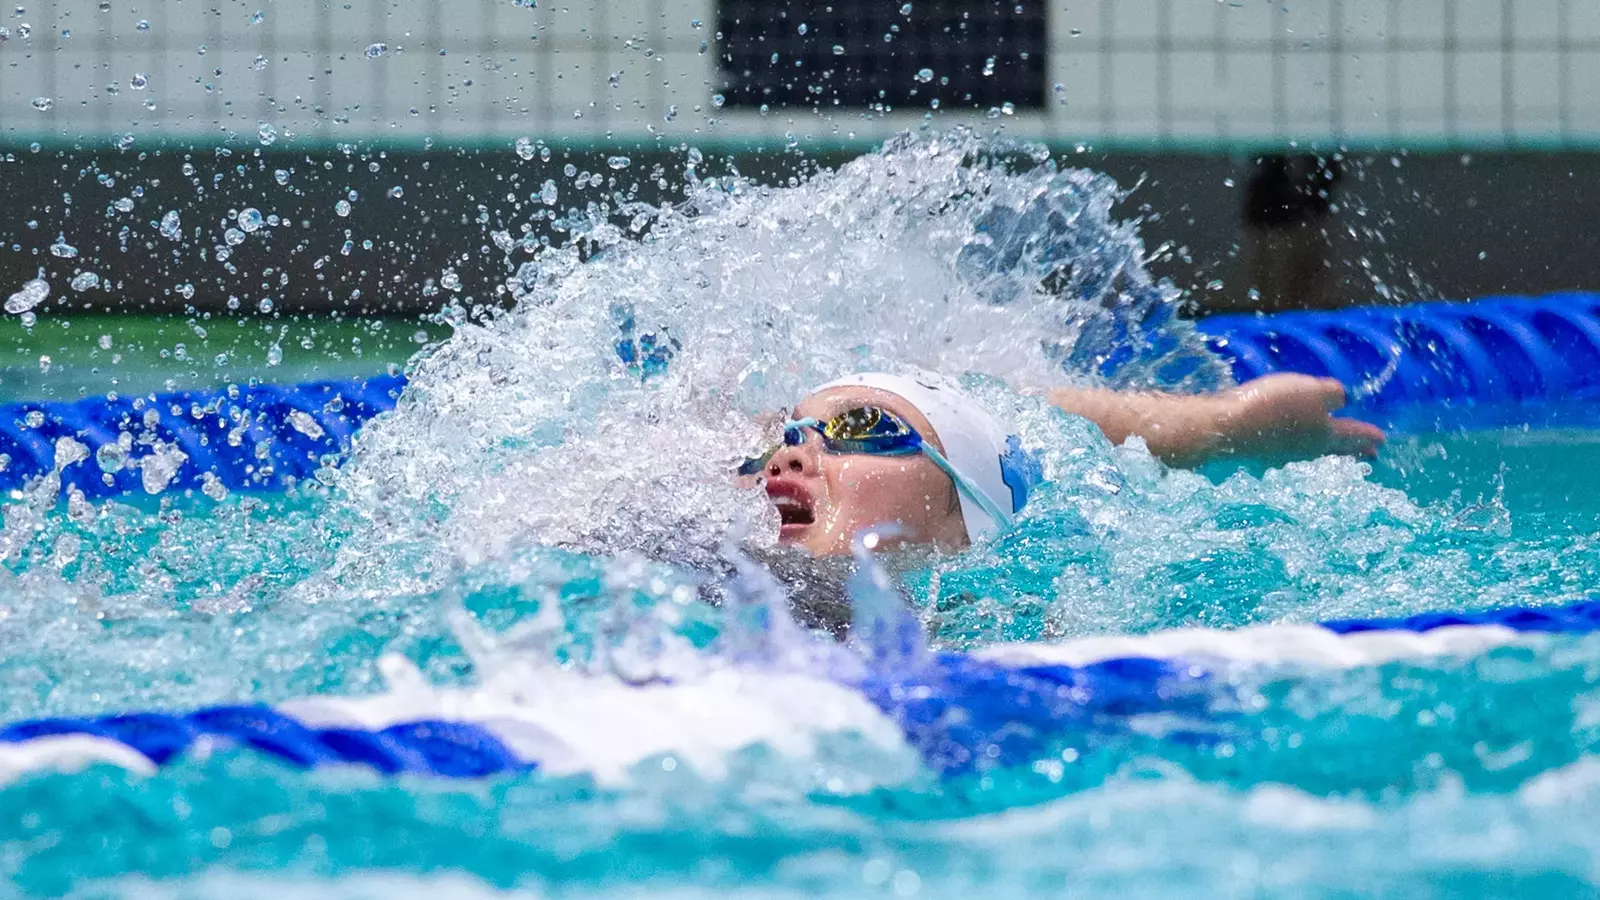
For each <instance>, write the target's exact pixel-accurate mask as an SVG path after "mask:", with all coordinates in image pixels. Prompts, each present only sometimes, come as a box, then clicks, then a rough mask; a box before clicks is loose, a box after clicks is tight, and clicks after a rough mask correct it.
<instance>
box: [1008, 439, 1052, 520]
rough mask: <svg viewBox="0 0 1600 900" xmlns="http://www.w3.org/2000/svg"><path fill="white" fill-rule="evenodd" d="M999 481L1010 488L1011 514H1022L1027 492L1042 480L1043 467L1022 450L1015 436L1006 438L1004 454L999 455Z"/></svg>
mask: <svg viewBox="0 0 1600 900" xmlns="http://www.w3.org/2000/svg"><path fill="white" fill-rule="evenodd" d="M1000 479H1001V480H1002V481H1004V482H1005V483H1006V487H1008V488H1011V514H1012V515H1016V514H1017V513H1019V512H1022V507H1023V506H1024V505H1026V504H1027V502H1028V492H1029V491H1031V490H1033V486H1034V485H1036V484H1038V483H1039V482H1041V481H1043V480H1044V466H1042V465H1040V464H1039V460H1038V458H1037V457H1035V456H1034V455H1033V454H1032V453H1029V452H1028V451H1026V450H1024V449H1022V439H1021V438H1019V437H1017V436H1016V435H1014V434H1013V435H1010V436H1008V437H1007V438H1006V452H1004V453H1002V454H1000Z"/></svg>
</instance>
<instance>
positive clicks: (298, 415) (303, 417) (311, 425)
mask: <svg viewBox="0 0 1600 900" xmlns="http://www.w3.org/2000/svg"><path fill="white" fill-rule="evenodd" d="M289 427H291V428H293V429H294V430H295V431H298V432H300V433H301V434H303V435H305V436H306V437H308V438H311V439H312V440H316V439H317V438H320V437H322V434H323V431H322V426H321V425H319V424H317V420H316V419H314V418H312V417H311V414H310V413H308V412H306V411H305V410H303V409H292V410H290V411H289Z"/></svg>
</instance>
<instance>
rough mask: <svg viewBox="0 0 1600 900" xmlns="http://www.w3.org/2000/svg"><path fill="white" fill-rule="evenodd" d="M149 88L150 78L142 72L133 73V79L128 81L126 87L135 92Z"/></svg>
mask: <svg viewBox="0 0 1600 900" xmlns="http://www.w3.org/2000/svg"><path fill="white" fill-rule="evenodd" d="M149 86H150V76H149V75H146V74H145V73H143V72H135V73H133V77H132V78H129V79H128V87H131V88H133V89H134V90H136V91H142V90H144V89H145V88H147V87H149Z"/></svg>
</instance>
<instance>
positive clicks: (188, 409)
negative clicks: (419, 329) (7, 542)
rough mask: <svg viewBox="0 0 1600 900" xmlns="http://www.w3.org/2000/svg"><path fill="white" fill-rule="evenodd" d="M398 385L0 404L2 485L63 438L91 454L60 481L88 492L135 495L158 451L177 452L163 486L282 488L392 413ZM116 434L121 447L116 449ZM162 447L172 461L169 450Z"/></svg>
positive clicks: (25, 472) (16, 480)
mask: <svg viewBox="0 0 1600 900" xmlns="http://www.w3.org/2000/svg"><path fill="white" fill-rule="evenodd" d="M404 386H405V378H404V376H399V375H395V376H390V375H383V376H377V377H373V378H367V379H363V380H359V381H317V382H309V383H305V384H294V385H274V384H262V385H254V386H248V387H229V388H225V389H221V390H214V391H179V392H175V393H169V394H158V395H156V396H155V397H154V398H151V397H148V396H145V397H118V398H116V399H107V398H104V397H99V398H92V399H89V400H80V401H77V402H74V403H50V402H31V403H13V404H8V405H4V406H0V453H3V454H5V456H6V457H7V462H6V466H5V469H4V470H3V471H0V490H10V489H14V488H19V487H21V486H22V485H23V484H24V483H26V482H27V481H28V479H30V478H33V477H34V476H36V475H40V474H43V473H47V472H50V471H53V470H54V467H55V459H56V446H57V442H58V441H59V440H60V439H62V438H71V439H72V440H74V441H77V442H79V443H81V444H83V445H85V446H86V447H87V449H88V451H89V454H88V457H87V458H85V459H82V460H80V461H78V462H74V463H72V464H70V465H67V466H65V467H64V468H63V469H62V471H61V480H62V487H63V488H66V487H68V486H76V487H77V488H78V489H79V490H81V491H83V492H84V493H85V494H86V495H88V496H91V497H102V496H109V495H113V494H124V493H134V492H137V491H140V490H141V489H142V487H143V484H144V472H142V471H141V469H140V466H141V465H142V460H145V459H149V458H152V457H154V456H157V455H158V448H163V449H164V448H173V449H176V450H177V451H178V452H181V453H182V454H183V457H184V459H183V463H182V465H181V466H179V467H178V468H177V470H176V471H175V473H173V475H172V477H171V479H170V481H167V482H163V483H162V485H163V487H164V488H165V489H167V490H184V489H188V488H195V487H202V486H203V485H204V482H205V480H206V478H207V476H208V475H209V476H211V477H214V478H215V479H216V480H217V481H218V482H220V483H221V484H222V486H224V487H226V488H228V489H229V490H236V491H237V490H243V491H276V490H282V489H283V488H284V487H285V486H286V485H288V484H290V483H292V481H296V480H301V479H305V478H309V477H311V476H312V475H314V474H315V473H316V471H317V470H318V469H320V468H321V467H322V466H323V465H324V463H325V462H326V461H331V460H336V459H337V458H338V457H339V455H340V454H342V453H343V452H344V451H346V450H347V449H349V446H350V439H351V438H352V437H353V436H354V435H355V433H356V429H358V428H360V427H361V424H362V423H363V422H365V421H367V420H368V419H370V418H372V417H373V416H375V415H377V414H378V413H380V412H383V411H385V410H389V409H393V408H394V405H395V401H396V400H397V398H399V396H400V390H401V389H402V388H403V387H404ZM119 440H120V441H121V442H122V443H123V444H125V445H126V450H125V451H123V452H116V451H115V448H116V447H117V446H118V443H119ZM164 452H165V453H166V454H167V458H169V459H170V458H173V457H172V455H171V449H164ZM130 463H131V464H130Z"/></svg>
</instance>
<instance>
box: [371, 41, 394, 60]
mask: <svg viewBox="0 0 1600 900" xmlns="http://www.w3.org/2000/svg"><path fill="white" fill-rule="evenodd" d="M388 52H389V45H388V44H384V43H377V44H368V45H367V59H377V58H378V57H380V56H382V55H384V54H385V53H388Z"/></svg>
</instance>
